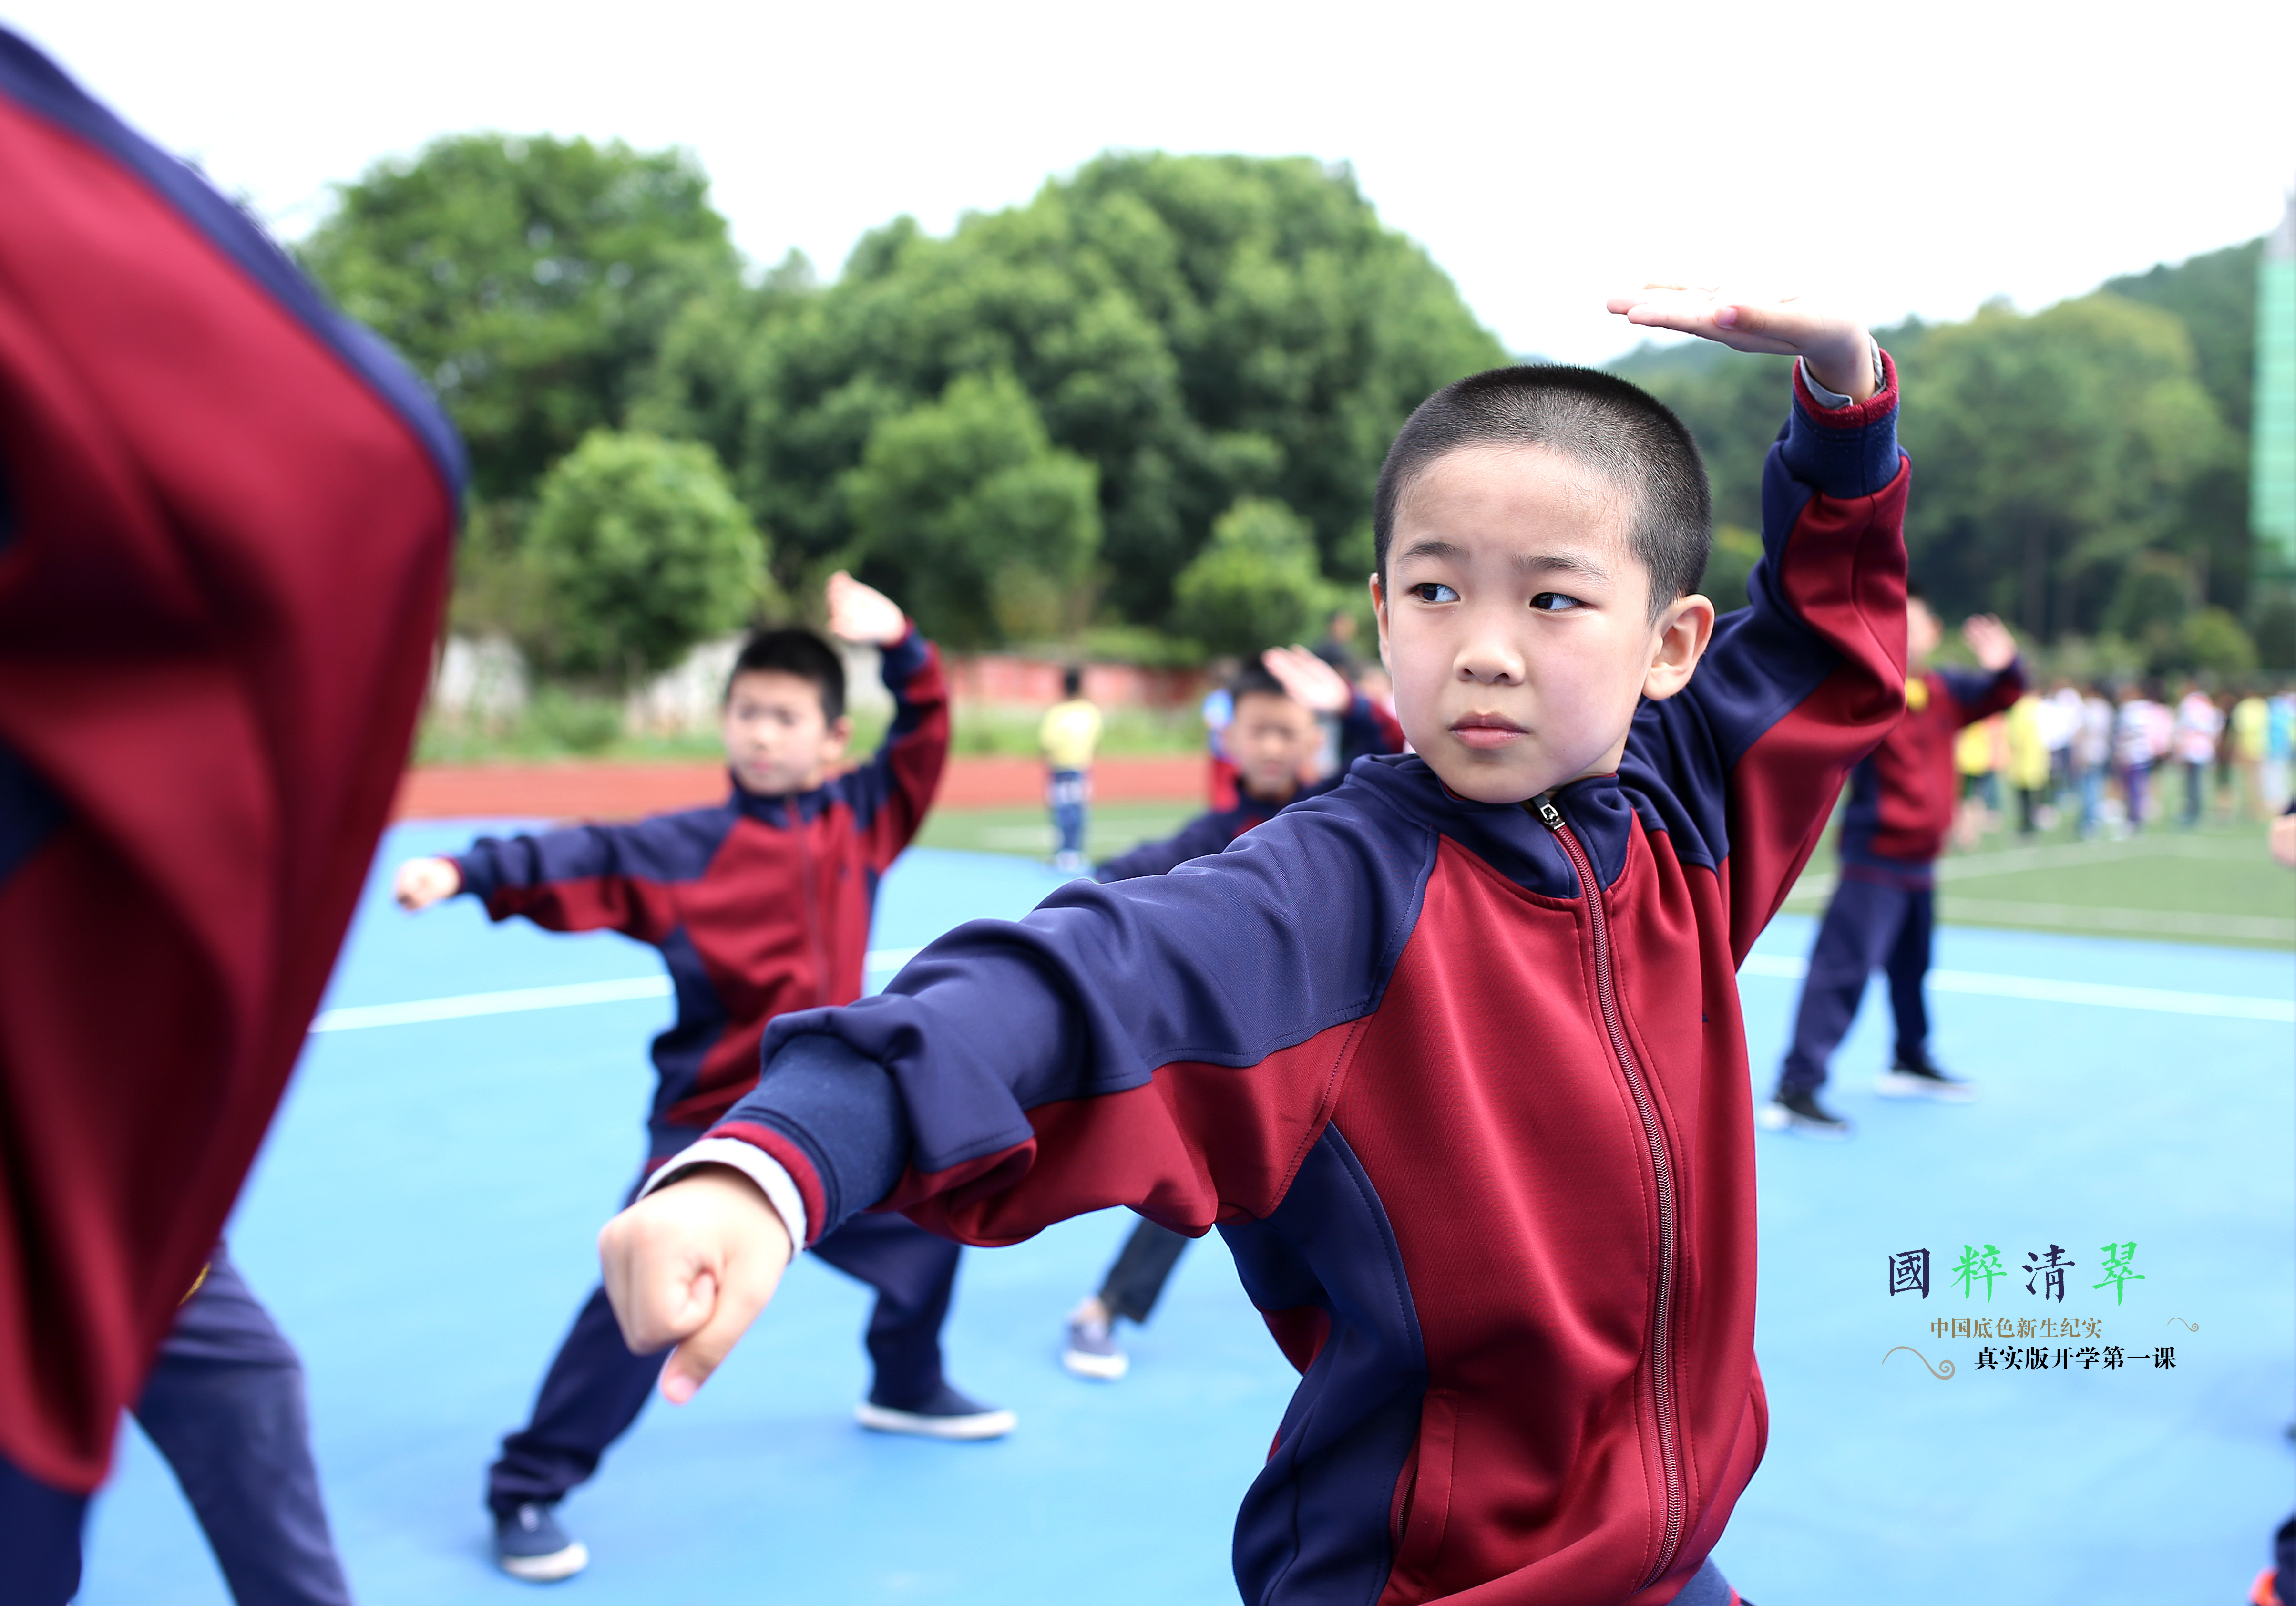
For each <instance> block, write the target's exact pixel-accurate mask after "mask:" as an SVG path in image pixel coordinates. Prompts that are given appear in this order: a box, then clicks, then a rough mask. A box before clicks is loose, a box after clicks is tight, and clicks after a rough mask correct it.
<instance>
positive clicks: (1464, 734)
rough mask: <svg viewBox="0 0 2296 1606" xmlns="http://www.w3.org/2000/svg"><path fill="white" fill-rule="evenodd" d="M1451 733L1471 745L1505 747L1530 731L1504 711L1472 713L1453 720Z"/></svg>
mask: <svg viewBox="0 0 2296 1606" xmlns="http://www.w3.org/2000/svg"><path fill="white" fill-rule="evenodd" d="M1451 734H1452V735H1453V736H1455V737H1458V738H1459V740H1460V741H1461V742H1463V743H1464V744H1465V745H1467V746H1470V747H1482V748H1492V747H1504V746H1505V745H1507V744H1508V743H1509V742H1512V741H1513V740H1514V739H1515V737H1519V736H1528V735H1529V734H1530V733H1529V731H1528V730H1526V729H1524V728H1523V727H1522V726H1521V725H1518V724H1516V723H1515V722H1514V721H1513V720H1510V719H1508V718H1507V717H1506V715H1505V714H1503V713H1471V714H1466V715H1464V716H1462V717H1461V718H1459V719H1456V720H1454V721H1451Z"/></svg>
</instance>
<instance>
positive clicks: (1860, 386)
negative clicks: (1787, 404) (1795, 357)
mask: <svg viewBox="0 0 2296 1606" xmlns="http://www.w3.org/2000/svg"><path fill="white" fill-rule="evenodd" d="M1859 333H1860V334H1862V335H1863V336H1864V345H1865V367H1864V368H1863V369H1862V370H1861V368H1860V367H1859V366H1858V364H1857V359H1856V358H1855V357H1849V358H1834V357H1832V356H1830V355H1828V354H1809V353H1805V354H1804V355H1803V357H1802V358H1801V379H1802V384H1803V385H1804V386H1805V387H1806V388H1807V389H1808V391H1809V393H1810V395H1811V397H1812V398H1813V399H1816V402H1817V403H1818V405H1819V406H1821V407H1824V408H1827V409H1829V410H1830V411H1834V412H1839V411H1840V410H1841V408H1847V407H1855V406H1857V404H1858V403H1859V402H1861V401H1870V400H1872V399H1874V397H1875V396H1878V395H1879V394H1881V392H1882V391H1883V390H1884V389H1885V388H1887V383H1888V381H1887V377H1886V375H1884V374H1883V372H1882V346H1881V342H1878V341H1876V340H1875V339H1874V337H1873V335H1871V334H1866V332H1865V331H1863V330H1861V331H1859ZM1853 375H1862V376H1863V378H1864V379H1865V380H1866V381H1870V383H1859V382H1858V380H1857V378H1851V377H1850V376H1853ZM1845 378H1849V388H1848V389H1841V388H1838V387H1837V386H1836V384H1835V383H1834V381H1837V380H1842V379H1845Z"/></svg>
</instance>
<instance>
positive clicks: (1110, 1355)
mask: <svg viewBox="0 0 2296 1606" xmlns="http://www.w3.org/2000/svg"><path fill="white" fill-rule="evenodd" d="M1061 1364H1062V1365H1063V1366H1065V1367H1067V1368H1068V1369H1069V1370H1070V1371H1072V1372H1074V1373H1076V1375H1077V1376H1078V1377H1080V1378H1097V1379H1098V1380H1100V1381H1102V1382H1103V1383H1113V1382H1114V1381H1116V1380H1117V1379H1119V1378H1120V1377H1122V1376H1123V1375H1124V1374H1125V1373H1126V1372H1128V1371H1131V1370H1132V1357H1131V1356H1130V1355H1126V1354H1125V1353H1124V1349H1123V1347H1122V1346H1120V1345H1119V1344H1118V1343H1117V1341H1116V1324H1115V1323H1114V1322H1107V1321H1101V1322H1088V1321H1085V1320H1082V1319H1081V1318H1078V1317H1073V1316H1072V1317H1070V1319H1069V1336H1068V1342H1067V1343H1066V1344H1064V1345H1062V1347H1061Z"/></svg>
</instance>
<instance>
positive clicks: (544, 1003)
mask: <svg viewBox="0 0 2296 1606" xmlns="http://www.w3.org/2000/svg"><path fill="white" fill-rule="evenodd" d="M922 952H923V950H922V949H921V948H873V949H871V950H870V951H869V956H868V959H867V960H866V964H867V967H868V972H869V974H870V975H872V976H879V975H883V974H885V973H887V972H889V971H894V970H898V969H899V968H901V967H902V966H904V965H906V964H907V963H908V962H909V961H910V960H911V959H914V958H916V957H917V955H918V954H920V953H922ZM668 996H669V978H668V976H624V977H621V978H620V979H619V980H616V981H611V982H570V983H568V984H566V985H564V986H560V987H514V988H512V989H511V990H510V991H508V992H464V993H462V994H460V995H458V996H456V997H454V998H418V999H415V1000H414V1001H411V1002H408V1003H404V1004H351V1005H348V1006H347V1007H345V1008H342V1009H322V1010H321V1011H320V1012H319V1016H318V1018H317V1019H316V1020H314V1021H312V1023H311V1030H313V1031H314V1032H358V1031H363V1030H365V1028H367V1027H369V1026H413V1025H422V1023H423V1022H424V1021H430V1020H465V1019H468V1018H469V1017H471V1016H475V1015H517V1014H520V1013H522V1012H523V1011H525V1010H528V1009H570V1008H573V1007H574V1006H576V1005H579V1004H619V1003H624V1002H627V1001H630V1000H632V999H640V998H668Z"/></svg>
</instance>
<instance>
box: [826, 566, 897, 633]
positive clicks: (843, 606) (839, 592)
mask: <svg viewBox="0 0 2296 1606" xmlns="http://www.w3.org/2000/svg"><path fill="white" fill-rule="evenodd" d="M829 633H830V634H831V635H832V636H835V637H837V638H839V639H840V640H844V641H859V642H865V643H867V644H868V645H869V646H871V647H890V646H892V645H893V643H895V642H896V641H898V640H899V639H900V638H902V637H904V636H906V635H907V634H908V633H909V621H908V617H907V615H906V614H903V613H902V612H901V610H900V609H899V608H898V607H896V606H894V605H893V599H892V598H891V597H888V596H886V595H885V594H884V593H883V592H882V591H880V590H878V589H875V588H874V587H872V586H865V585H863V584H862V583H861V582H860V581H857V580H856V579H854V578H853V577H852V576H851V575H850V574H848V573H847V572H845V571H844V570H842V569H840V570H839V571H838V572H836V573H834V574H832V575H831V576H830V577H829Z"/></svg>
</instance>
